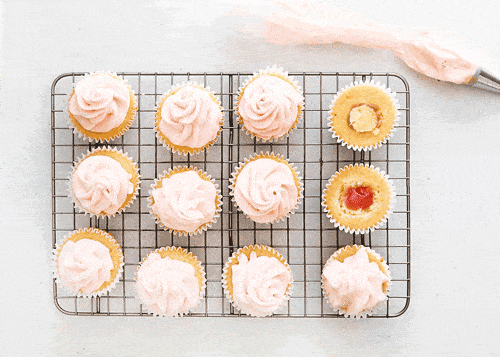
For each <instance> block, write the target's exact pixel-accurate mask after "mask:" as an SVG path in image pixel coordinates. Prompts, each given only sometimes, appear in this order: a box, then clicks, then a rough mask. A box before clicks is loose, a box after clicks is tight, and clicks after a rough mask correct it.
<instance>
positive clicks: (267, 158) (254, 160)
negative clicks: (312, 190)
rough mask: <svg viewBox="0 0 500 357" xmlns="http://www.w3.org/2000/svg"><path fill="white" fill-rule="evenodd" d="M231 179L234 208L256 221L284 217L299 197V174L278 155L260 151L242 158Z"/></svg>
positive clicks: (300, 195) (269, 220) (289, 212)
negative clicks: (242, 160)
mask: <svg viewBox="0 0 500 357" xmlns="http://www.w3.org/2000/svg"><path fill="white" fill-rule="evenodd" d="M230 182H231V185H230V186H229V189H230V194H231V195H232V196H233V199H232V200H233V201H234V203H235V204H236V206H237V208H238V209H239V210H241V211H242V212H243V213H244V214H245V215H247V216H248V217H249V218H250V219H251V220H253V221H255V222H257V223H272V222H276V221H279V220H282V219H285V218H286V217H288V216H289V215H290V214H292V213H293V211H294V210H295V208H297V207H298V205H299V202H300V200H301V198H302V182H301V180H300V177H299V173H298V172H297V171H296V170H295V168H294V167H293V166H292V165H291V164H289V163H288V160H285V159H284V158H283V157H282V156H279V155H274V154H269V153H266V154H263V153H260V154H258V155H257V154H255V155H254V156H251V157H250V158H249V159H245V162H244V163H243V164H241V163H240V165H239V166H238V167H237V168H236V170H235V171H234V172H233V173H232V178H231V180H230Z"/></svg>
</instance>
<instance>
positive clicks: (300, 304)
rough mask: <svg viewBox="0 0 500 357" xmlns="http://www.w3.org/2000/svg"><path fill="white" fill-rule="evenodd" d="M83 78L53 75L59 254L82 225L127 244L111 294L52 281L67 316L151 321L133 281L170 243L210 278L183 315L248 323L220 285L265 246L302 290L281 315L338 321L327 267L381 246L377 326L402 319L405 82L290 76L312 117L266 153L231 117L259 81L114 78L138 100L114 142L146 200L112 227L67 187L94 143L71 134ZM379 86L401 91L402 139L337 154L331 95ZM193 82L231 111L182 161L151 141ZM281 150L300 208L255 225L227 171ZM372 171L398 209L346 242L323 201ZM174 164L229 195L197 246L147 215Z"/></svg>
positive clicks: (379, 77) (406, 283)
mask: <svg viewBox="0 0 500 357" xmlns="http://www.w3.org/2000/svg"><path fill="white" fill-rule="evenodd" d="M83 75H84V73H66V74H62V75H60V76H59V77H57V78H56V79H55V80H54V82H53V84H52V90H51V115H52V222H53V228H52V232H53V233H52V246H53V248H55V244H56V241H58V242H59V241H62V239H63V238H64V236H65V235H66V234H68V233H69V232H71V231H73V230H76V229H79V228H83V227H98V228H102V229H104V230H106V231H108V232H109V233H110V234H112V235H113V236H114V237H115V238H116V239H117V240H118V241H119V243H120V244H121V246H122V248H123V252H124V256H125V266H124V274H123V276H122V278H121V279H120V281H119V283H118V284H117V286H116V288H115V289H114V290H113V291H112V292H110V293H108V294H107V295H106V296H102V297H98V298H91V299H86V298H79V297H76V296H74V295H71V294H69V293H67V292H66V291H65V289H64V288H63V287H61V286H58V284H57V283H56V282H55V280H54V282H53V288H54V302H55V304H56V306H57V308H58V309H59V310H60V311H61V312H63V313H65V314H69V315H85V316H87V315H91V316H96V315H99V316H101V315H107V316H117V315H119V316H124V315H126V316H151V315H148V314H147V313H146V311H145V309H143V307H142V305H141V304H140V303H139V302H138V300H137V299H136V298H135V297H134V274H135V271H136V269H137V266H138V264H139V262H140V261H141V259H142V258H143V257H144V256H146V255H147V254H148V253H149V252H151V251H152V250H154V249H156V248H158V247H161V246H168V245H175V246H182V247H184V248H186V249H188V250H189V251H191V252H192V253H194V254H195V255H196V256H197V257H198V258H199V259H200V260H201V262H202V264H203V266H204V268H205V271H206V273H207V287H206V292H205V298H204V300H203V301H202V302H201V303H200V304H199V305H198V307H197V309H196V310H195V311H193V312H192V313H190V314H189V315H187V316H246V315H240V314H239V313H238V312H237V311H234V310H233V308H232V307H231V306H230V303H229V301H228V300H227V299H226V297H225V296H224V292H223V288H222V284H221V282H220V280H221V273H222V268H223V265H224V263H225V262H226V260H227V259H228V258H229V256H230V255H231V254H232V253H233V251H235V250H237V249H238V248H240V247H243V246H245V245H248V244H256V243H260V244H266V245H270V246H272V247H273V248H275V249H276V250H278V251H279V252H280V253H281V254H283V256H284V257H285V258H286V259H287V260H288V263H289V264H290V267H291V269H292V273H293V278H294V284H293V290H292V297H291V299H290V300H289V302H288V303H287V304H286V305H285V306H283V308H282V309H280V310H279V311H278V313H276V314H274V315H273V317H324V318H327V317H339V315H337V314H335V313H333V311H332V309H331V308H330V306H329V305H328V303H327V302H326V301H325V300H324V299H323V298H322V291H321V270H322V267H323V265H324V264H325V263H326V261H327V259H328V257H329V256H330V255H331V254H333V253H334V252H335V251H336V250H337V249H339V248H340V247H342V246H345V245H348V244H354V243H355V244H363V245H365V246H368V247H371V248H373V249H375V250H376V251H377V252H378V253H379V254H380V255H381V256H382V257H383V258H384V259H386V261H387V263H388V264H389V267H390V270H391V275H392V278H393V279H392V286H391V291H390V293H389V299H388V300H387V302H386V303H385V304H380V305H382V306H380V309H379V310H378V313H376V314H374V315H373V317H376V318H377V317H378V318H388V317H396V316H399V315H401V314H403V313H404V312H405V311H406V310H407V309H408V306H409V302H410V91H409V86H408V83H407V81H406V80H405V79H404V78H403V77H401V76H399V75H397V74H392V73H339V72H336V73H333V72H328V73H327V72H319V73H318V72H300V73H290V75H292V76H294V78H295V79H296V80H297V81H298V83H299V85H300V86H301V87H302V89H303V91H304V96H305V109H304V111H303V117H302V119H301V121H300V124H299V125H298V127H297V129H295V130H294V131H293V133H292V134H291V135H290V136H289V137H288V138H286V139H282V140H280V141H279V142H277V143H272V144H270V143H267V144H262V142H260V143H259V142H256V141H255V140H253V139H251V138H250V136H249V135H247V134H246V133H245V132H243V131H242V130H241V129H240V127H239V125H238V122H237V118H236V115H235V112H234V107H235V104H236V98H237V93H238V88H239V87H240V85H241V84H242V83H243V82H244V81H245V79H246V78H247V77H248V76H250V75H251V73H131V72H127V73H123V72H122V73H118V75H120V76H123V78H124V79H126V80H127V81H128V83H129V84H130V85H131V87H132V89H133V90H134V91H135V93H136V94H137V99H138V112H137V117H136V119H135V121H134V124H133V125H132V127H131V128H130V129H129V130H128V131H127V133H125V135H124V136H123V137H121V138H119V139H117V140H114V141H113V142H112V143H111V145H112V146H116V147H118V148H121V149H122V150H123V151H125V152H127V153H128V154H129V155H130V156H132V157H133V158H134V159H135V160H136V161H137V163H138V165H139V169H140V174H141V180H142V184H141V190H140V197H139V198H138V199H136V200H135V202H134V203H133V205H132V206H130V207H129V208H128V209H127V210H126V211H125V212H124V213H123V214H120V215H117V216H115V217H112V218H104V219H102V218H99V219H98V218H95V217H94V218H92V219H91V218H89V216H88V215H87V216H86V215H84V214H81V213H79V212H77V211H75V209H74V208H73V206H72V204H71V201H70V199H69V198H68V197H67V179H68V176H69V174H70V172H71V166H72V163H73V162H74V161H75V160H76V159H77V158H78V157H79V156H81V154H83V153H87V151H88V150H91V149H92V148H94V147H96V146H100V145H97V144H89V143H88V142H87V141H85V140H83V139H81V138H79V137H78V135H76V134H74V133H73V131H72V129H69V120H68V99H69V95H70V93H71V91H72V89H73V84H74V83H75V81H76V80H77V79H78V77H81V76H83ZM362 79H363V80H364V79H374V80H375V81H378V82H381V83H384V84H386V85H387V86H388V87H390V88H391V89H392V91H394V92H396V96H397V98H398V100H399V103H400V107H401V109H400V112H401V119H400V121H399V123H398V125H397V126H396V127H395V129H394V136H393V137H392V138H391V139H390V140H389V142H388V143H387V144H385V145H383V146H382V147H380V148H378V149H375V150H372V151H371V152H368V153H364V152H361V153H360V152H354V151H353V150H350V149H347V148H346V147H344V146H341V145H339V144H338V143H337V142H336V141H335V140H334V139H333V138H332V135H331V133H330V132H329V131H328V126H327V121H328V111H329V105H330V102H331V101H332V99H333V96H334V95H335V93H337V92H338V91H339V90H340V89H342V88H343V87H344V86H346V85H348V84H349V83H351V82H353V81H355V80H362ZM188 80H189V81H196V82H198V83H203V85H205V86H209V87H210V88H211V90H213V91H214V92H215V93H216V96H217V97H218V98H219V99H220V101H221V103H222V107H223V108H224V126H223V130H222V133H221V137H220V138H219V140H218V141H217V143H216V144H215V145H213V146H212V147H210V148H209V149H208V151H205V152H203V153H200V154H197V155H191V156H187V157H184V156H181V155H178V154H173V153H171V152H170V151H169V150H167V149H166V148H164V147H163V146H162V145H161V144H160V143H159V142H158V141H157V140H156V137H155V135H154V132H153V125H154V116H155V105H156V103H157V102H158V100H159V99H160V97H161V95H162V94H163V93H164V92H166V91H167V90H168V89H169V88H170V87H171V86H172V85H174V84H177V83H181V82H185V81H188ZM260 151H263V152H266V151H269V152H274V153H279V154H282V155H284V156H285V157H286V158H289V160H290V162H291V163H293V164H294V165H295V166H296V167H297V169H298V171H300V172H301V176H302V180H303V182H304V199H303V201H302V204H301V205H300V208H299V209H298V210H297V211H296V212H295V214H293V215H292V216H291V217H290V218H289V219H287V220H286V221H282V222H280V223H276V224H273V225H259V224H255V223H253V222H252V221H250V219H248V218H247V217H245V216H244V215H243V214H241V213H240V212H238V211H237V210H236V209H235V207H234V205H233V203H232V202H231V197H230V196H229V191H228V185H229V178H230V176H231V172H232V171H233V169H234V168H235V167H236V166H237V165H238V163H239V162H242V161H243V160H244V158H246V157H248V156H250V155H252V154H253V153H255V152H260ZM356 162H360V163H369V164H373V165H374V166H376V167H380V168H381V169H382V170H385V171H386V172H387V173H388V174H389V175H390V176H391V178H392V180H393V182H394V184H395V187H396V193H397V204H396V206H395V207H394V212H393V214H392V215H391V216H390V218H389V220H388V222H387V224H385V225H384V226H383V227H382V228H380V229H377V230H375V231H374V232H372V233H370V234H364V235H359V234H347V233H344V232H342V231H339V230H338V229H335V228H334V227H333V224H332V223H331V222H330V221H329V220H328V218H327V216H326V214H325V213H324V212H323V211H322V207H321V204H320V202H321V193H322V190H323V189H324V187H325V186H326V184H327V182H328V179H329V178H330V176H331V175H333V174H334V173H335V172H336V171H337V170H338V169H340V168H342V167H344V166H345V165H349V164H351V163H356ZM174 165H192V166H195V167H197V168H200V169H202V170H205V171H207V172H208V173H209V174H210V175H211V176H212V177H213V178H215V180H216V182H217V184H218V185H219V187H221V188H222V193H223V212H222V213H221V216H220V218H219V219H218V222H217V223H216V224H214V225H213V226H212V227H211V228H210V229H209V230H208V231H207V232H204V233H203V234H202V235H197V236H194V237H191V238H187V237H178V236H175V235H171V234H170V233H169V232H166V231H163V230H161V229H159V228H158V227H157V226H156V224H155V222H154V219H153V218H152V217H151V216H150V214H149V212H148V207H147V196H148V191H149V188H150V185H151V183H152V182H153V180H154V178H155V177H157V176H158V175H159V174H160V173H162V172H163V171H164V170H166V169H167V168H169V167H173V166H174Z"/></svg>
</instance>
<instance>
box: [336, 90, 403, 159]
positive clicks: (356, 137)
mask: <svg viewBox="0 0 500 357" xmlns="http://www.w3.org/2000/svg"><path fill="white" fill-rule="evenodd" d="M399 115H400V114H399V104H398V101H397V99H396V96H395V94H394V93H392V92H391V91H390V89H388V88H386V87H385V86H384V85H382V84H380V83H375V82H373V81H366V82H354V83H353V84H351V85H349V86H347V87H345V88H344V89H342V90H341V91H340V92H339V93H338V94H336V95H335V97H334V98H333V102H332V105H331V106H330V118H329V126H330V131H331V132H332V133H333V137H334V138H337V140H338V141H339V142H340V143H341V144H342V145H347V147H348V148H350V149H353V150H359V151H361V150H364V151H367V150H372V149H374V148H377V147H379V146H381V145H382V144H383V143H385V142H386V141H387V139H388V138H389V137H390V136H392V130H393V128H394V125H395V124H396V123H397V121H398V119H399Z"/></svg>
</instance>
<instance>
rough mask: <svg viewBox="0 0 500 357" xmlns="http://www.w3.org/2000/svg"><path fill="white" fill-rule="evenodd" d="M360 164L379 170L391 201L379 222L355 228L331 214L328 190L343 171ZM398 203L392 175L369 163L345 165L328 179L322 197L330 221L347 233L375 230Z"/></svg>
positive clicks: (383, 222)
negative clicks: (344, 223) (327, 200)
mask: <svg viewBox="0 0 500 357" xmlns="http://www.w3.org/2000/svg"><path fill="white" fill-rule="evenodd" d="M360 166H364V167H366V168H369V169H371V170H374V171H375V172H377V173H378V174H379V176H380V177H381V178H382V179H383V180H384V181H385V183H386V184H387V186H388V188H389V195H390V202H389V207H388V209H387V212H386V213H385V215H384V216H383V217H381V218H380V220H379V221H378V222H376V223H375V224H373V225H372V226H370V227H366V228H364V229H353V228H351V227H348V226H346V225H343V224H342V223H341V222H338V220H336V219H335V217H333V215H332V214H331V212H330V208H329V207H328V205H327V204H326V193H327V190H328V188H329V186H330V185H331V184H332V182H333V180H334V179H335V177H336V176H337V175H338V174H339V173H340V172H342V171H344V170H347V169H351V168H355V167H360ZM395 203H396V192H395V188H394V186H393V184H392V181H391V180H390V177H389V175H387V174H386V173H385V171H381V170H380V168H378V167H374V166H373V165H368V164H365V165H363V164H355V165H352V164H351V165H349V166H345V167H344V168H342V169H340V170H339V171H337V172H336V173H335V174H334V175H333V176H332V177H330V179H329V180H328V184H327V185H326V187H325V189H324V190H323V195H322V197H321V206H323V210H324V212H325V213H326V215H327V216H328V218H329V219H330V222H332V223H333V224H334V226H335V228H338V229H340V230H343V231H344V232H346V233H356V234H366V233H369V232H373V231H374V230H375V229H377V228H380V227H381V226H382V225H383V224H385V223H386V222H387V219H388V218H389V216H390V215H391V214H392V209H393V207H394V205H395Z"/></svg>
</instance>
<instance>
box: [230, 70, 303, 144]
mask: <svg viewBox="0 0 500 357" xmlns="http://www.w3.org/2000/svg"><path fill="white" fill-rule="evenodd" d="M303 106H304V97H303V95H302V90H301V89H300V88H299V86H298V84H297V83H296V82H295V81H294V80H293V78H291V77H289V76H288V74H287V72H283V71H282V69H281V68H276V67H272V68H269V67H268V68H267V69H266V70H260V71H259V73H255V74H254V75H253V76H252V77H250V78H249V79H247V80H246V81H245V83H244V85H243V86H242V87H241V88H240V90H239V93H238V106H237V113H238V117H239V123H240V125H241V126H242V128H243V129H244V130H246V131H247V132H248V133H249V134H250V135H252V138H253V137H257V139H261V140H262V141H267V140H269V141H272V140H275V141H278V139H280V138H282V137H284V136H285V135H289V133H291V131H292V130H293V129H294V128H295V127H296V126H297V123H298V122H299V118H300V115H301V113H302V108H303Z"/></svg>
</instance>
